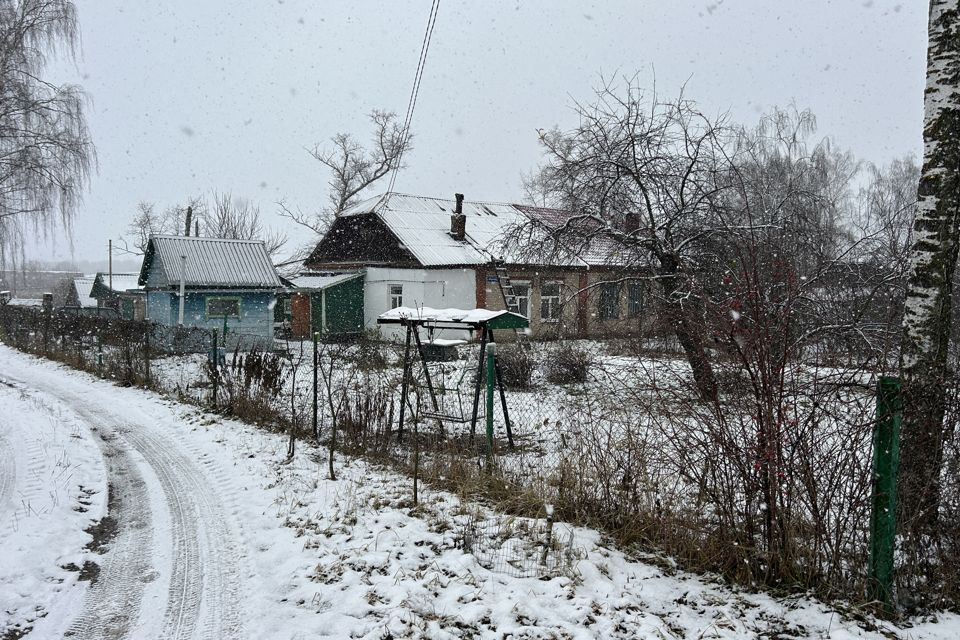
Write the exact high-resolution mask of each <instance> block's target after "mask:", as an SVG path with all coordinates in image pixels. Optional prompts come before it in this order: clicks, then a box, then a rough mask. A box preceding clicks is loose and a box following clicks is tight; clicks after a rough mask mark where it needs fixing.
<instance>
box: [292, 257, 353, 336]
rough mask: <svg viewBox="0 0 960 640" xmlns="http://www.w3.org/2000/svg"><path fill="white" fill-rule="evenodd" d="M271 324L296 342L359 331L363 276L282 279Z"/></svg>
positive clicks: (318, 275)
mask: <svg viewBox="0 0 960 640" xmlns="http://www.w3.org/2000/svg"><path fill="white" fill-rule="evenodd" d="M284 284H285V285H286V287H287V289H286V291H285V292H284V293H282V294H280V296H279V299H278V302H277V306H276V309H275V317H274V321H275V322H277V323H282V325H283V326H284V327H286V328H287V329H288V332H289V333H288V335H289V336H290V337H291V338H294V339H297V340H303V339H306V338H309V337H311V336H312V335H313V334H314V333H319V334H320V335H321V337H323V338H338V337H349V336H355V335H358V334H360V333H362V332H363V330H364V324H363V273H362V272H359V271H352V272H348V273H312V272H307V273H302V274H300V275H298V276H295V277H293V278H290V279H288V280H284Z"/></svg>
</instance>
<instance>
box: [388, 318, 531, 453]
mask: <svg viewBox="0 0 960 640" xmlns="http://www.w3.org/2000/svg"><path fill="white" fill-rule="evenodd" d="M377 324H380V325H400V326H402V327H404V329H405V332H406V337H405V341H404V350H403V384H402V388H401V391H400V421H399V425H398V427H397V438H398V439H400V440H402V438H403V424H404V415H405V409H406V406H407V404H408V403H409V394H410V391H411V386H412V384H413V383H412V380H411V378H412V373H413V365H414V362H415V361H416V360H419V362H420V367H421V369H422V371H423V374H424V375H423V377H424V383H425V384H424V385H422V386H421V387H420V388H423V387H425V388H426V390H427V393H428V395H429V398H430V407H431V408H430V409H429V410H427V411H424V412H423V413H422V414H421V415H422V416H423V417H424V418H426V419H431V420H434V421H435V422H436V423H437V426H438V427H439V429H440V431H441V433H442V432H443V431H444V430H445V427H444V423H445V422H446V423H451V424H466V423H468V422H469V423H470V441H471V442H473V440H474V438H475V436H476V431H477V421H478V420H479V419H485V418H486V415H485V409H484V413H482V412H481V407H482V406H483V403H481V401H480V395H481V389H482V387H483V382H484V369H485V368H484V357H485V354H486V346H487V344H492V343H495V342H496V340H495V337H494V333H493V332H494V330H496V329H512V330H522V329H525V328H526V327H528V326H529V322H528V320H527V319H526V318H524V317H523V316H521V315H519V314H517V313H512V312H510V311H492V310H488V309H431V308H429V307H418V308H410V307H398V308H396V309H391V310H390V311H387V312H386V313H383V314H381V315H380V317H379V318H377ZM422 329H425V330H426V331H427V338H428V339H427V341H426V342H424V340H423V339H422V338H421V335H420V332H421V330H422ZM444 329H451V330H459V331H468V332H470V335H471V336H477V337H478V339H479V341H480V354H479V357H478V358H477V360H476V362H475V367H476V368H475V369H474V373H475V376H474V384H473V390H472V391H473V394H472V395H473V398H472V402H471V399H470V398H469V397H465V391H464V387H465V385H464V382H465V379H466V376H467V372H468V371H469V370H470V368H471V365H470V363H463V364H462V365H460V364H458V368H459V370H460V375H459V376H457V377H456V382H455V384H454V385H453V386H452V387H450V388H447V385H446V377H445V376H443V377H441V378H440V385H439V387H438V386H437V385H435V384H434V380H433V376H432V375H431V373H430V366H429V363H430V361H431V358H430V357H428V347H433V348H434V349H436V348H437V347H441V348H443V347H456V346H458V345H460V344H467V342H466V341H465V340H442V339H439V338H436V337H434V336H435V332H436V331H438V330H441V331H442V330H444ZM413 347H415V348H416V353H415V354H414V353H412V349H413ZM494 373H495V384H496V387H497V388H498V389H499V395H500V406H501V408H502V410H503V420H504V423H505V426H506V432H507V442H508V444H509V446H510V448H511V449H513V447H514V442H513V426H512V425H511V423H510V413H509V410H508V409H507V397H506V394H505V393H504V388H503V378H502V376H501V373H500V363H499V362H497V360H496V355H494ZM451 392H452V394H451ZM467 393H468V392H467ZM450 395H455V398H453V399H450V398H449V397H448V396H450ZM451 405H452V406H451ZM411 410H412V405H411Z"/></svg>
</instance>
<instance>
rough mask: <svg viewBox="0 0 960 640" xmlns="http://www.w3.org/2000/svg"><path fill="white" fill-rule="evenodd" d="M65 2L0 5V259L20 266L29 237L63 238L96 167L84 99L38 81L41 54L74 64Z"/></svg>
mask: <svg viewBox="0 0 960 640" xmlns="http://www.w3.org/2000/svg"><path fill="white" fill-rule="evenodd" d="M77 38H78V27H77V14H76V9H75V7H74V4H73V2H70V1H69V0H0V256H2V258H3V259H4V260H7V259H9V260H11V261H13V262H15V261H16V260H17V259H18V258H20V259H22V257H23V256H22V245H23V240H24V239H25V233H26V231H27V230H28V229H30V230H33V231H37V230H41V229H42V230H44V231H47V230H50V229H52V228H53V227H54V226H56V225H61V226H63V227H66V228H67V229H68V230H69V227H70V224H71V221H72V219H73V216H74V215H75V213H76V210H77V207H78V205H79V202H80V197H81V192H82V190H83V188H84V186H85V184H86V182H87V180H88V177H89V173H90V168H91V165H92V164H93V162H94V147H93V143H92V142H91V140H90V135H89V132H88V130H87V123H86V117H85V115H84V102H85V97H84V94H83V91H82V90H81V89H80V88H79V87H77V86H73V85H55V84H53V83H51V82H48V81H46V80H44V79H43V77H42V76H43V73H44V70H45V67H46V62H47V54H49V53H54V52H66V53H67V54H68V55H70V56H72V55H73V54H74V52H75V50H76V44H77Z"/></svg>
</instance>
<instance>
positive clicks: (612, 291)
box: [597, 282, 620, 320]
mask: <svg viewBox="0 0 960 640" xmlns="http://www.w3.org/2000/svg"><path fill="white" fill-rule="evenodd" d="M598 302H599V303H598V305H597V312H598V313H597V315H598V316H599V318H600V319H601V320H616V319H617V318H619V317H620V283H619V282H604V283H602V284H601V285H600V300H599V301H598Z"/></svg>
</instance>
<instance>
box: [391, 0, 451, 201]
mask: <svg viewBox="0 0 960 640" xmlns="http://www.w3.org/2000/svg"><path fill="white" fill-rule="evenodd" d="M439 10H440V0H433V4H432V5H430V16H429V17H428V18H427V28H426V30H425V31H424V33H423V43H422V44H421V45H420V59H419V60H418V61H417V72H416V73H415V74H414V76H413V86H412V87H411V88H410V99H409V100H408V101H407V115H406V117H405V118H404V119H403V128H402V129H401V130H400V152H399V153H398V154H397V160H396V164H394V166H393V173H392V174H391V176H390V186H389V188H388V189H387V192H388V193H389V192H392V191H393V186H394V185H395V184H396V182H397V174H398V173H399V172H400V165H401V163H402V161H403V152H404V150H405V149H406V147H407V141H408V140H409V139H410V124H411V123H412V122H413V111H414V109H416V107H417V96H418V95H419V93H420V81H421V80H422V79H423V69H424V67H426V64H427V52H429V51H430V40H431V39H432V38H433V26H434V25H435V24H436V23H437V12H438V11H439Z"/></svg>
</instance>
